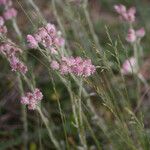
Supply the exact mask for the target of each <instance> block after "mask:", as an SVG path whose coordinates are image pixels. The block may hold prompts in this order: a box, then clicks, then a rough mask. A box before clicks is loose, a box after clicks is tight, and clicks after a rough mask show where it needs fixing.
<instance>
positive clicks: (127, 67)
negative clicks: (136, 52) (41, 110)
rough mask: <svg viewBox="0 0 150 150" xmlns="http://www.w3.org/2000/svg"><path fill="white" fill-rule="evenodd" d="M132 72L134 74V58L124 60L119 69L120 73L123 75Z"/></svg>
mask: <svg viewBox="0 0 150 150" xmlns="http://www.w3.org/2000/svg"><path fill="white" fill-rule="evenodd" d="M132 72H133V73H135V72H136V60H135V58H134V57H131V58H129V59H127V60H125V62H124V63H123V65H122V69H121V73H122V74H124V75H128V74H131V73H132Z"/></svg>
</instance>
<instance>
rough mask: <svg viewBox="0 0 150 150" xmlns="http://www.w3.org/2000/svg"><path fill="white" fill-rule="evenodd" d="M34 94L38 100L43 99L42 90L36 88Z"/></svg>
mask: <svg viewBox="0 0 150 150" xmlns="http://www.w3.org/2000/svg"><path fill="white" fill-rule="evenodd" d="M33 96H34V98H35V99H36V100H37V101H41V100H42V99H43V94H42V93H41V91H40V90H39V89H38V88H36V89H35V90H34V92H33Z"/></svg>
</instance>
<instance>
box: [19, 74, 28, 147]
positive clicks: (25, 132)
mask: <svg viewBox="0 0 150 150" xmlns="http://www.w3.org/2000/svg"><path fill="white" fill-rule="evenodd" d="M17 76H18V82H19V84H18V85H19V90H20V93H21V96H23V95H24V92H23V85H22V80H21V77H20V74H19V73H18V74H17ZM21 114H22V122H23V129H24V130H23V139H24V140H23V142H24V150H27V149H28V148H27V145H28V143H27V140H28V122H27V112H26V107H25V106H23V105H21Z"/></svg>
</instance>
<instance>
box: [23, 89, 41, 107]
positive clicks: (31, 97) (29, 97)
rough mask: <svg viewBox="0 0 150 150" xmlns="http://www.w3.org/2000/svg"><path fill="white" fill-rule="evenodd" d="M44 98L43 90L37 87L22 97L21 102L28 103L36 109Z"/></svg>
mask: <svg viewBox="0 0 150 150" xmlns="http://www.w3.org/2000/svg"><path fill="white" fill-rule="evenodd" d="M42 99H43V94H42V92H41V91H40V90H39V89H38V88H36V89H35V90H34V91H33V92H28V93H26V94H25V96H22V97H21V104H24V105H27V106H28V109H30V110H35V109H36V107H37V105H38V103H39V102H40V101H41V100H42Z"/></svg>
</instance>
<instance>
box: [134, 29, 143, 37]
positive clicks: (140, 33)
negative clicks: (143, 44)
mask: <svg viewBox="0 0 150 150" xmlns="http://www.w3.org/2000/svg"><path fill="white" fill-rule="evenodd" d="M135 34H136V36H137V37H139V38H142V37H144V36H145V29H144V28H140V29H138V30H136V32H135Z"/></svg>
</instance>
